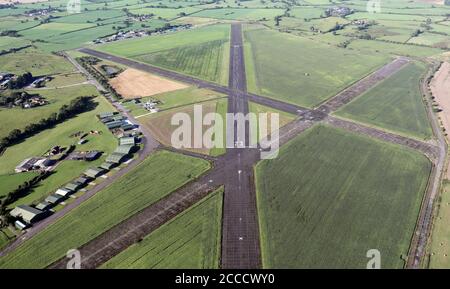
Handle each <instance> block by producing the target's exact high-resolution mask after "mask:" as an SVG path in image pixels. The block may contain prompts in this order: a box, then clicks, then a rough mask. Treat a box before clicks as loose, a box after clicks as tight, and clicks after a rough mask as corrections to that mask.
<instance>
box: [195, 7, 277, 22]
mask: <svg viewBox="0 0 450 289" xmlns="http://www.w3.org/2000/svg"><path fill="white" fill-rule="evenodd" d="M277 15H283V10H282V9H272V8H269V9H251V8H249V9H244V8H223V9H207V10H202V11H200V12H197V13H194V14H192V16H194V17H206V18H216V19H227V20H273V18H274V17H275V16H277Z"/></svg>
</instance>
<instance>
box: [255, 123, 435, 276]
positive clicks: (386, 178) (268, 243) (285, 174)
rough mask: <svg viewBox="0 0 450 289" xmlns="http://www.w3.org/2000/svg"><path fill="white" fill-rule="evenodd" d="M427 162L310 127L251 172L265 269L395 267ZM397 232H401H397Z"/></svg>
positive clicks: (420, 192)
mask: <svg viewBox="0 0 450 289" xmlns="http://www.w3.org/2000/svg"><path fill="white" fill-rule="evenodd" d="M430 170H431V163H430V161H429V160H427V159H426V158H425V156H423V155H421V154H419V153H418V152H415V151H412V150H409V149H406V148H404V147H400V146H397V145H393V144H388V143H384V142H380V141H375V140H372V139H369V138H367V137H365V136H360V135H356V134H353V133H350V132H347V131H343V130H340V129H334V128H330V127H327V126H316V127H314V128H312V129H310V130H308V131H306V132H305V133H303V134H302V135H300V136H298V137H297V138H295V139H294V140H292V141H291V142H289V143H288V144H287V145H286V146H284V147H282V148H281V150H280V154H279V156H278V158H276V159H273V160H265V161H262V162H260V163H259V164H258V165H257V167H256V183H257V201H258V211H259V216H260V228H261V242H262V258H263V266H264V267H265V268H361V269H363V268H366V264H367V262H368V260H369V259H368V258H366V252H367V251H368V250H369V249H377V250H379V251H380V252H381V266H382V268H401V267H403V264H404V261H403V260H402V259H401V256H402V255H406V254H407V253H408V249H409V244H410V240H411V237H412V234H413V232H414V227H415V222H416V219H417V217H418V212H419V208H420V204H421V200H422V195H423V193H424V191H425V188H426V186H427V180H428V176H429V173H430ZM399 228H401V230H399Z"/></svg>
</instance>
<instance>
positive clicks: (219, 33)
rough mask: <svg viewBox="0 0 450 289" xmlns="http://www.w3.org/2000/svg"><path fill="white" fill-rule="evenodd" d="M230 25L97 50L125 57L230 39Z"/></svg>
mask: <svg viewBox="0 0 450 289" xmlns="http://www.w3.org/2000/svg"><path fill="white" fill-rule="evenodd" d="M229 34H230V26H229V25H212V26H205V27H201V28H196V29H190V30H185V31H180V32H176V33H168V34H163V35H156V36H150V37H144V38H138V39H131V40H126V41H118V42H112V43H108V44H104V45H100V46H98V47H96V49H97V50H100V51H104V52H107V53H111V54H116V55H119V56H124V57H131V58H133V57H136V56H139V55H145V54H150V53H153V52H158V51H164V50H169V49H173V48H177V47H183V46H189V45H198V44H201V43H206V42H210V41H215V40H223V39H228V38H229Z"/></svg>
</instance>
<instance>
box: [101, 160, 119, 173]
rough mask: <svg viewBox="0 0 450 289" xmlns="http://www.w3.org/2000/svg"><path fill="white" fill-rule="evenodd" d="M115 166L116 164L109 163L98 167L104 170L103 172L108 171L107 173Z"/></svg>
mask: <svg viewBox="0 0 450 289" xmlns="http://www.w3.org/2000/svg"><path fill="white" fill-rule="evenodd" d="M115 166H117V164H116V163H110V162H104V163H103V164H101V165H100V167H101V168H102V169H105V170H108V171H109V170H110V169H112V168H114V167H115Z"/></svg>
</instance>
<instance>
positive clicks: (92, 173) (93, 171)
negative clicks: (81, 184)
mask: <svg viewBox="0 0 450 289" xmlns="http://www.w3.org/2000/svg"><path fill="white" fill-rule="evenodd" d="M105 172H106V170H105V169H102V168H90V169H88V170H87V171H85V172H84V175H86V176H88V177H90V178H94V179H95V178H98V177H99V176H101V175H103V174H104V173H105Z"/></svg>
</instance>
